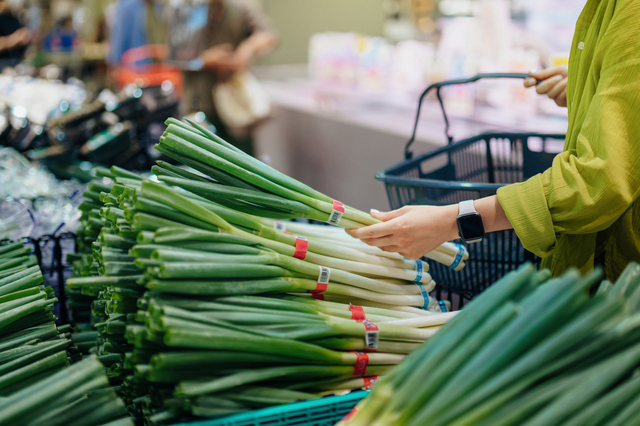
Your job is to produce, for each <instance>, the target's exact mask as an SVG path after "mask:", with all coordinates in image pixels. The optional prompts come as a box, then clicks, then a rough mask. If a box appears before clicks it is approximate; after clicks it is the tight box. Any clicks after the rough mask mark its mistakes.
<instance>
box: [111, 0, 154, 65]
mask: <svg viewBox="0 0 640 426" xmlns="http://www.w3.org/2000/svg"><path fill="white" fill-rule="evenodd" d="M111 22H112V24H111V29H110V37H109V55H108V57H107V60H108V62H109V64H111V65H112V66H117V65H118V64H119V63H120V60H121V59H122V55H124V53H125V52H126V51H127V50H129V49H135V48H137V47H141V46H145V45H148V44H164V43H165V41H166V38H165V27H164V24H163V19H162V5H161V3H160V2H156V1H155V0H118V2H117V3H116V5H115V9H114V12H113V16H112V19H111Z"/></svg>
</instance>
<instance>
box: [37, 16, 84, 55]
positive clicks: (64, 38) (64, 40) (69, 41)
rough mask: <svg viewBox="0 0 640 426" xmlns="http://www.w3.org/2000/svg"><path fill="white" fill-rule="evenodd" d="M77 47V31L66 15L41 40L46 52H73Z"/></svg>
mask: <svg viewBox="0 0 640 426" xmlns="http://www.w3.org/2000/svg"><path fill="white" fill-rule="evenodd" d="M77 47H78V33H77V32H76V31H75V30H74V29H73V20H72V19H71V17H70V16H66V17H64V18H62V19H60V21H59V22H58V23H57V24H56V26H55V27H54V28H53V29H52V30H51V31H50V32H49V33H48V34H47V35H46V36H45V37H44V39H43V40H42V48H43V49H44V50H45V51H46V52H66V53H69V52H73V51H74V50H75V49H76V48H77Z"/></svg>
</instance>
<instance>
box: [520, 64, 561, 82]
mask: <svg viewBox="0 0 640 426" xmlns="http://www.w3.org/2000/svg"><path fill="white" fill-rule="evenodd" d="M568 70H569V69H568V67H567V66H566V65H557V66H555V67H549V68H545V69H543V70H540V71H531V72H530V73H529V75H530V76H531V77H533V78H536V79H538V80H546V79H548V78H551V77H553V76H555V75H561V76H562V77H566V76H567V75H568Z"/></svg>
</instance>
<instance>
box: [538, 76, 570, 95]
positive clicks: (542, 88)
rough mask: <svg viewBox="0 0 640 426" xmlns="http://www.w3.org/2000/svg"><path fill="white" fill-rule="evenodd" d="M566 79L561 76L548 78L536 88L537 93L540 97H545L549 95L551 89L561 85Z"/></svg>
mask: <svg viewBox="0 0 640 426" xmlns="http://www.w3.org/2000/svg"><path fill="white" fill-rule="evenodd" d="M563 78H564V77H562V76H561V75H555V76H553V77H551V78H547V79H546V80H544V81H543V82H541V83H539V84H538V85H537V86H536V92H537V93H538V94H539V95H544V94H545V93H549V91H550V90H551V89H553V88H554V87H555V86H556V84H558V83H560V82H561V81H562V79H563Z"/></svg>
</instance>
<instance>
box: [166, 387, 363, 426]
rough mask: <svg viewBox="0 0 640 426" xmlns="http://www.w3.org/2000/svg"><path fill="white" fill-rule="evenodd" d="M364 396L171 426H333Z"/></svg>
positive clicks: (358, 393) (324, 400)
mask: <svg viewBox="0 0 640 426" xmlns="http://www.w3.org/2000/svg"><path fill="white" fill-rule="evenodd" d="M367 395H369V391H357V392H351V393H349V394H346V395H338V396H327V397H324V398H320V399H314V400H311V401H304V402H296V403H293V404H286V405H281V406H277V407H270V408H263V409H261V410H254V411H248V412H246V413H240V414H234V415H232V416H227V417H223V418H219V419H212V420H205V421H201V422H192V423H181V424H178V425H174V426H333V425H335V424H336V423H337V422H338V421H340V420H341V419H342V418H344V416H346V415H347V414H348V413H349V412H350V411H351V409H353V407H355V405H356V404H357V403H358V402H360V400H362V399H363V398H365V397H366V396H367Z"/></svg>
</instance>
